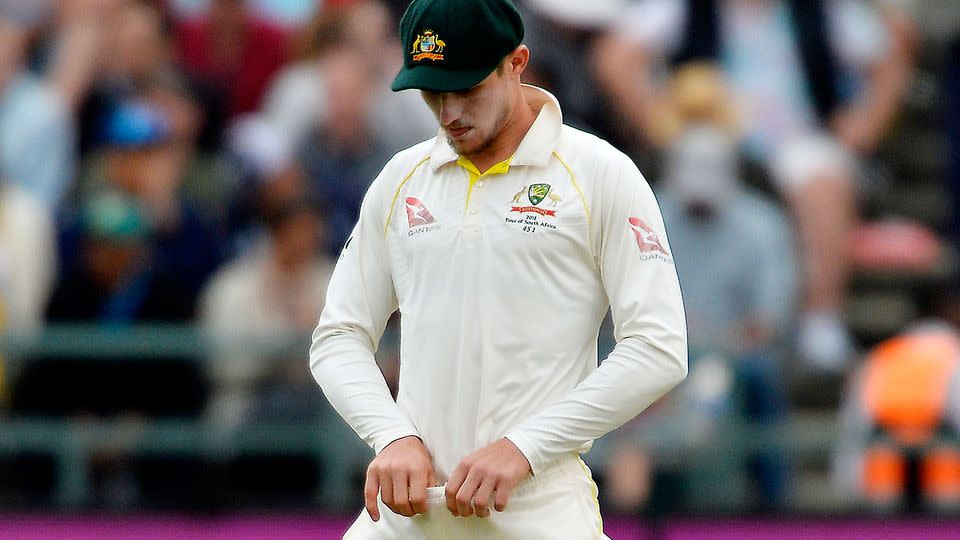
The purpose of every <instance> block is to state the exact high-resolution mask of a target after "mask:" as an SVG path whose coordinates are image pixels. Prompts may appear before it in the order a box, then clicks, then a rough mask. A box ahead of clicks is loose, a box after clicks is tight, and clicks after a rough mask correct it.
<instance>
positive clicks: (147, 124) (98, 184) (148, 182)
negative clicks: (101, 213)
mask: <svg viewBox="0 0 960 540" xmlns="http://www.w3.org/2000/svg"><path fill="white" fill-rule="evenodd" d="M154 91H155V92H158V93H159V97H158V95H154V94H153V93H152V92H153V91H151V92H147V93H146V94H145V97H144V98H143V99H141V100H139V101H132V102H126V103H124V104H122V105H120V106H118V107H116V108H115V109H113V110H112V111H110V113H109V114H108V115H107V117H106V118H105V119H104V121H103V125H104V136H103V138H104V140H105V145H106V146H105V147H104V150H103V152H102V157H103V159H102V160H101V161H100V162H97V163H95V164H94V165H93V168H92V170H91V171H90V173H89V174H88V176H89V179H88V182H87V184H86V185H84V186H82V188H81V193H82V194H90V193H97V192H99V191H100V190H102V189H104V188H107V189H114V190H118V191H120V192H121V193H123V194H124V195H126V196H129V197H132V198H133V199H134V200H136V201H137V203H138V204H139V205H140V206H141V208H142V211H143V212H144V214H145V219H146V220H147V221H148V223H149V225H150V230H151V233H152V239H153V241H154V242H155V243H156V260H155V264H156V265H157V267H158V268H160V269H161V270H162V271H163V272H165V273H168V274H171V275H176V276H177V278H178V280H180V282H181V284H182V285H183V287H184V288H185V289H186V290H187V291H190V295H191V296H190V298H189V299H188V303H190V304H191V305H192V304H193V303H194V301H195V296H196V295H197V294H198V293H199V291H200V288H201V287H202V285H203V284H204V283H205V281H206V280H207V278H208V277H209V276H210V274H211V273H212V272H213V270H214V269H215V268H216V267H217V266H218V265H219V264H220V262H221V260H222V256H221V253H222V247H223V246H222V242H221V236H220V230H219V227H218V225H217V222H216V221H215V220H214V218H213V217H211V216H210V215H209V214H208V213H207V211H208V210H209V206H208V207H201V206H200V205H199V204H198V203H197V202H196V201H195V200H192V199H191V198H189V197H188V196H187V193H186V192H185V190H184V187H183V182H184V179H185V177H186V173H187V166H188V165H189V163H190V156H189V153H190V152H191V151H192V147H191V146H190V144H189V141H188V140H184V138H183V137H184V134H183V133H182V132H181V130H183V129H186V128H185V127H184V126H182V125H178V124H179V123H180V122H188V121H189V120H187V119H184V118H181V117H180V116H181V113H183V111H181V112H177V110H176V107H177V106H178V103H179V102H178V101H177V99H178V98H177V96H176V94H167V93H165V92H167V91H166V90H163V89H162V88H157V89H155V90H154ZM162 98H169V99H171V100H172V101H170V102H164V99H162ZM184 106H187V107H188V106H189V105H184ZM186 114H187V115H188V116H189V114H188V113H186ZM207 181H209V179H207ZM69 238H70V235H69V234H68V235H67V240H69ZM71 247H75V246H71V245H70V243H69V241H68V242H66V243H65V244H64V249H65V251H66V255H65V258H66V259H71V258H75V257H76V253H75V252H73V251H72V250H71Z"/></svg>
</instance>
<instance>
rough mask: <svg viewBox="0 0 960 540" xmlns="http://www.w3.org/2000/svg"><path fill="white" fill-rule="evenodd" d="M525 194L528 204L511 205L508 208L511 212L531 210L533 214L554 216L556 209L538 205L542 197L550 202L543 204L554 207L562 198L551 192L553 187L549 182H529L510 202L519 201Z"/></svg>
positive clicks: (523, 212)
mask: <svg viewBox="0 0 960 540" xmlns="http://www.w3.org/2000/svg"><path fill="white" fill-rule="evenodd" d="M524 195H526V196H527V200H528V201H530V205H529V206H512V207H511V208H510V211H511V212H519V213H521V214H525V213H527V212H533V213H534V214H540V215H541V216H556V215H557V212H556V210H549V209H547V208H541V207H540V206H538V205H539V204H540V203H541V202H543V200H544V199H548V200H549V201H550V202H548V203H546V204H544V206H550V207H556V206H557V203H559V202H560V201H561V200H562V199H561V197H560V196H559V195H557V194H556V193H554V192H553V189H552V188H551V187H550V184H530V185H529V186H524V188H523V189H521V190H520V191H518V192H517V194H516V195H514V196H513V200H512V201H510V202H513V203H520V202H521V199H522V198H523V196H524Z"/></svg>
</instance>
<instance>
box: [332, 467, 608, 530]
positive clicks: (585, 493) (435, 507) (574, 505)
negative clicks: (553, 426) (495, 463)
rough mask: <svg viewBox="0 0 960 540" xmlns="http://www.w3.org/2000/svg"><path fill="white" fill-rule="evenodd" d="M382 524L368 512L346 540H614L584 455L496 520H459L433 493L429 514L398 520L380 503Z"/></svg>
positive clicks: (533, 484) (533, 486)
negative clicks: (602, 516)
mask: <svg viewBox="0 0 960 540" xmlns="http://www.w3.org/2000/svg"><path fill="white" fill-rule="evenodd" d="M377 504H378V505H379V507H380V521H378V522H374V521H373V520H372V519H370V516H369V515H368V514H367V512H366V511H363V512H361V514H360V517H358V518H357V520H356V521H355V522H354V523H353V525H352V526H351V527H350V529H348V530H347V532H346V533H345V534H344V536H343V540H598V539H599V540H609V539H608V538H607V536H605V535H604V534H603V524H602V522H601V519H600V505H599V504H598V502H597V486H596V484H595V483H594V482H593V478H592V477H591V475H590V469H589V468H588V467H587V465H586V464H585V463H584V462H583V461H582V460H581V459H580V456H579V455H576V454H571V455H570V456H568V457H564V458H561V459H559V460H557V461H556V462H555V463H553V464H551V465H549V466H548V467H546V468H545V469H544V470H542V471H540V474H538V475H537V476H536V477H533V478H528V479H526V480H524V481H523V482H521V483H520V485H518V486H517V487H516V488H515V489H514V490H513V494H512V495H511V496H510V501H509V502H508V503H507V508H506V509H505V510H504V511H503V512H497V511H496V510H493V508H492V507H491V510H490V517H488V518H478V517H476V516H470V517H468V518H460V517H454V516H453V515H451V514H450V511H449V510H447V507H446V500H445V498H444V497H443V495H442V493H441V490H439V489H434V490H430V493H428V501H427V506H428V510H427V512H426V513H425V514H419V515H417V516H414V517H412V518H408V517H404V516H400V515H397V514H394V513H393V511H392V510H390V509H389V508H387V507H386V506H384V504H383V501H380V500H379V499H378V500H377Z"/></svg>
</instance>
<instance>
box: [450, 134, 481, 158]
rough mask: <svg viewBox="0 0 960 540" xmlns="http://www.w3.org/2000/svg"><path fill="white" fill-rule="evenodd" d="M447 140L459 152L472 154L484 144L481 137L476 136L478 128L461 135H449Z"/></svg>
mask: <svg viewBox="0 0 960 540" xmlns="http://www.w3.org/2000/svg"><path fill="white" fill-rule="evenodd" d="M447 140H448V141H449V142H450V146H452V147H453V149H454V150H456V152H457V153H458V154H471V153H474V152H476V151H477V150H479V149H480V148H481V147H482V146H483V145H482V144H480V142H481V141H480V140H479V137H477V136H476V129H471V130H470V131H468V132H466V133H465V134H464V135H463V136H461V137H449V136H448V137H447Z"/></svg>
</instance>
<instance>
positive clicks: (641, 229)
mask: <svg viewBox="0 0 960 540" xmlns="http://www.w3.org/2000/svg"><path fill="white" fill-rule="evenodd" d="M627 222H628V224H629V225H630V230H632V231H633V235H634V236H636V238H637V247H638V248H640V254H641V258H643V259H660V260H663V261H666V262H673V258H672V257H671V256H670V252H668V251H667V250H666V249H664V247H663V243H662V242H660V238H659V237H658V236H657V233H655V232H653V229H652V228H651V227H650V226H649V225H647V224H646V223H645V222H644V221H643V220H642V219H640V218H638V217H631V218H629V219H628V220H627Z"/></svg>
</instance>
